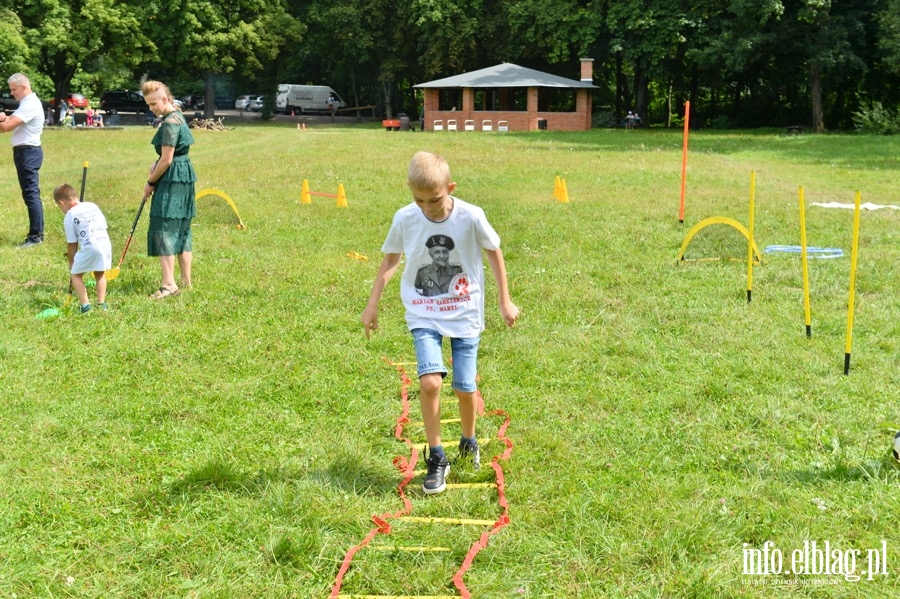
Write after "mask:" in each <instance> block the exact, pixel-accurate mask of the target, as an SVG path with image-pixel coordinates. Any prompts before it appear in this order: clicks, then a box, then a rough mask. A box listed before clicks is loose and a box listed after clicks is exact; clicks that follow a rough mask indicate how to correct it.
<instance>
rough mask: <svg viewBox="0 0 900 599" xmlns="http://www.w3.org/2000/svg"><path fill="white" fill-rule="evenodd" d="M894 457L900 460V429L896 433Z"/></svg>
mask: <svg viewBox="0 0 900 599" xmlns="http://www.w3.org/2000/svg"><path fill="white" fill-rule="evenodd" d="M894 459H895V460H897V461H898V462H900V431H897V434H896V435H894Z"/></svg>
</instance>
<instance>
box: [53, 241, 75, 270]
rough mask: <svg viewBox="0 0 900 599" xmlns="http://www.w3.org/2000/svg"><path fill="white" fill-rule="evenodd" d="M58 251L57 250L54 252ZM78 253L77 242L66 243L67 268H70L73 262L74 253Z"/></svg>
mask: <svg viewBox="0 0 900 599" xmlns="http://www.w3.org/2000/svg"><path fill="white" fill-rule="evenodd" d="M56 251H59V250H56ZM77 251H78V242H77V241H76V242H75V243H67V244H66V255H67V256H68V257H69V268H72V264H73V263H74V262H75V252H77Z"/></svg>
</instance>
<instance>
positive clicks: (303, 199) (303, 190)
mask: <svg viewBox="0 0 900 599" xmlns="http://www.w3.org/2000/svg"><path fill="white" fill-rule="evenodd" d="M300 203H301V204H312V195H310V193H309V181H307V180H306V179H304V180H303V183H302V184H301V185H300Z"/></svg>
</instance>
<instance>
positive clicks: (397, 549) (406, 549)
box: [369, 545, 450, 553]
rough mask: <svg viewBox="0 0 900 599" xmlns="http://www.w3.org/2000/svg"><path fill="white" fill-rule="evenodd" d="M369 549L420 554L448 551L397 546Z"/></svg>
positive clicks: (445, 548) (438, 548)
mask: <svg viewBox="0 0 900 599" xmlns="http://www.w3.org/2000/svg"><path fill="white" fill-rule="evenodd" d="M369 549H374V550H375V551H411V552H422V553H427V552H433V551H438V552H440V551H450V548H449V547H401V546H399V545H376V546H372V545H370V546H369Z"/></svg>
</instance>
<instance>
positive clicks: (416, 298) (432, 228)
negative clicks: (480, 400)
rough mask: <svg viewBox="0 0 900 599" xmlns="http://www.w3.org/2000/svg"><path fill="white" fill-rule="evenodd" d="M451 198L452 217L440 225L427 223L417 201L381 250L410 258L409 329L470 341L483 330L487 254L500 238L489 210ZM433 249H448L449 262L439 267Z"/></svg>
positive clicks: (405, 279)
mask: <svg viewBox="0 0 900 599" xmlns="http://www.w3.org/2000/svg"><path fill="white" fill-rule="evenodd" d="M450 197H451V199H452V201H453V207H452V209H451V211H450V216H448V217H447V218H446V219H445V220H443V221H441V222H439V223H438V222H433V221H430V220H428V219H427V218H426V217H425V214H424V213H423V212H422V209H421V208H419V207H418V206H417V205H416V204H415V202H413V203H411V204H409V205H407V206H404V207H403V208H401V209H400V210H398V211H397V212H396V213H395V214H394V220H393V223H392V224H391V228H390V230H389V231H388V234H387V238H386V239H385V241H384V245H383V246H382V248H381V251H382V252H384V253H386V254H401V253H402V254H404V255H405V256H406V265H405V267H404V270H403V275H402V276H401V278H400V299H401V300H402V301H403V306H404V308H405V309H406V324H407V326H408V327H409V329H410V330H412V329H422V328H424V329H432V330H435V331H437V332H438V333H440V334H441V335H443V336H445V337H452V338H458V339H465V338H472V337H477V336H479V335H480V334H481V332H482V331H483V330H484V258H483V256H482V251H483V250H496V249H499V248H500V237H499V236H498V235H497V232H496V231H494V229H493V227H491V225H490V223H488V221H487V218H486V217H485V214H484V210H482V209H481V208H478V207H477V206H474V205H473V204H469V203H468V202H464V201H462V200H460V199H459V198H456V197H453V196H450ZM434 246H440V247H442V248H445V249H449V260H446V261H445V260H443V258H441V259H440V263H439V262H438V260H437V259H435V258H434V257H433V255H432V254H433V252H431V251H430V250H431V249H432V248H433V247H434ZM443 253H444V254H446V252H443Z"/></svg>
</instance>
